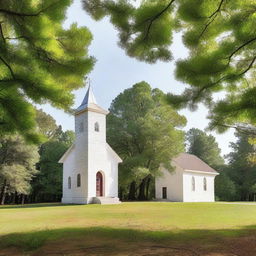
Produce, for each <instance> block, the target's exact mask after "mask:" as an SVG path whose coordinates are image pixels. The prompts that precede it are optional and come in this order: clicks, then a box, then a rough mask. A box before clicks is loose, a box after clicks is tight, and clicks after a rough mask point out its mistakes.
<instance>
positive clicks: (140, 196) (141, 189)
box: [138, 178, 147, 201]
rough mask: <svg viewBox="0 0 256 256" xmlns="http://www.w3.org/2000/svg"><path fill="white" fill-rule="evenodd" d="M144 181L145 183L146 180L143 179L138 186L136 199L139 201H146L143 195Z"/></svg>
mask: <svg viewBox="0 0 256 256" xmlns="http://www.w3.org/2000/svg"><path fill="white" fill-rule="evenodd" d="M146 181H147V178H144V179H143V180H142V182H141V184H140V188H139V196H138V199H139V200H141V201H143V200H146V195H145V187H146Z"/></svg>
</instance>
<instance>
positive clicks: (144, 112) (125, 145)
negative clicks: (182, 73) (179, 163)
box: [107, 82, 186, 189]
mask: <svg viewBox="0 0 256 256" xmlns="http://www.w3.org/2000/svg"><path fill="white" fill-rule="evenodd" d="M164 96H165V95H164V93H163V92H162V91H160V90H159V89H153V90H152V89H151V87H150V85H149V84H147V83H146V82H141V83H138V84H135V85H134V86H133V87H132V88H130V89H127V90H125V91H124V92H123V93H121V94H119V95H118V96H117V97H116V98H115V99H114V100H113V102H112V104H111V107H110V114H109V115H108V118H107V124H108V125H107V140H108V142H109V144H110V145H111V146H112V147H113V148H114V149H115V151H116V152H117V153H118V154H119V155H120V157H121V158H122V159H123V163H122V164H121V165H120V175H119V176H120V184H121V186H122V187H123V189H125V187H126V188H127V186H128V185H129V184H130V183H132V182H135V181H136V182H137V183H138V181H141V180H143V181H145V180H144V179H145V178H147V177H149V176H151V177H155V176H157V175H160V173H159V167H160V164H163V165H164V166H165V167H166V168H167V169H168V170H170V171H171V170H172V167H171V164H170V160H171V159H172V158H173V157H174V156H176V155H177V154H178V153H180V152H181V151H183V150H184V134H183V132H182V131H181V130H179V129H178V128H181V127H183V126H184V125H185V124H186V119H185V117H183V116H180V115H179V114H178V113H177V112H176V111H174V110H173V109H172V108H171V107H170V106H169V105H168V104H166V102H165V101H164Z"/></svg>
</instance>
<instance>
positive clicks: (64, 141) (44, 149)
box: [30, 126, 75, 202]
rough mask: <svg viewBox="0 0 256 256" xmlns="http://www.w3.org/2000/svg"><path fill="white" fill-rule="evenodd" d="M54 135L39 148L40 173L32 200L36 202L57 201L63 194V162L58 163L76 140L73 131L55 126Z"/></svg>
mask: <svg viewBox="0 0 256 256" xmlns="http://www.w3.org/2000/svg"><path fill="white" fill-rule="evenodd" d="M53 134H54V136H53V137H51V138H50V139H49V140H48V141H47V142H45V143H44V144H42V145H41V146H40V149H39V155H40V160H39V162H38V163H37V169H38V170H39V173H38V175H37V176H36V177H35V178H34V179H33V181H32V183H31V185H32V193H31V197H30V198H31V200H32V201H34V202H50V201H53V202H57V201H60V199H61V195H62V164H60V163H58V161H59V160H60V158H61V157H62V155H63V154H64V153H65V152H66V151H67V150H68V148H69V147H70V146H71V145H72V143H73V141H74V137H75V135H74V132H73V131H65V132H63V131H62V128H61V127H60V126H59V127H57V126H56V127H55V131H54V132H53Z"/></svg>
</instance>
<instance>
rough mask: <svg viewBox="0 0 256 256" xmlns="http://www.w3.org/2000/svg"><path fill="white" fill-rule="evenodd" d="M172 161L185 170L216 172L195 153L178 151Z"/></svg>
mask: <svg viewBox="0 0 256 256" xmlns="http://www.w3.org/2000/svg"><path fill="white" fill-rule="evenodd" d="M173 161H174V162H175V163H176V164H177V165H179V166H180V167H181V168H183V169H185V170H193V171H201V172H210V173H218V172H217V171H215V170H214V169H213V168H212V167H210V166H209V165H208V164H206V163H205V162H204V161H203V160H201V159H200V158H199V157H197V156H195V155H191V154H187V153H180V154H179V155H178V156H177V157H176V158H174V159H173Z"/></svg>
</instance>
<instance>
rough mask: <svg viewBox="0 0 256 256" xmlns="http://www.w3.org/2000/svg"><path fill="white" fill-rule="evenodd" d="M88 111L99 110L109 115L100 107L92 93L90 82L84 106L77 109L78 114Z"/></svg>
mask: <svg viewBox="0 0 256 256" xmlns="http://www.w3.org/2000/svg"><path fill="white" fill-rule="evenodd" d="M86 109H90V110H97V112H98V111H103V112H104V113H105V112H106V114H107V113H108V111H106V110H104V109H102V108H101V107H100V106H98V104H97V101H96V99H95V96H94V94H93V91H92V87H91V82H90V80H89V85H88V89H87V92H86V94H85V97H84V99H83V102H82V104H81V105H80V106H79V107H78V108H77V109H76V113H77V112H80V111H83V110H86Z"/></svg>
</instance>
